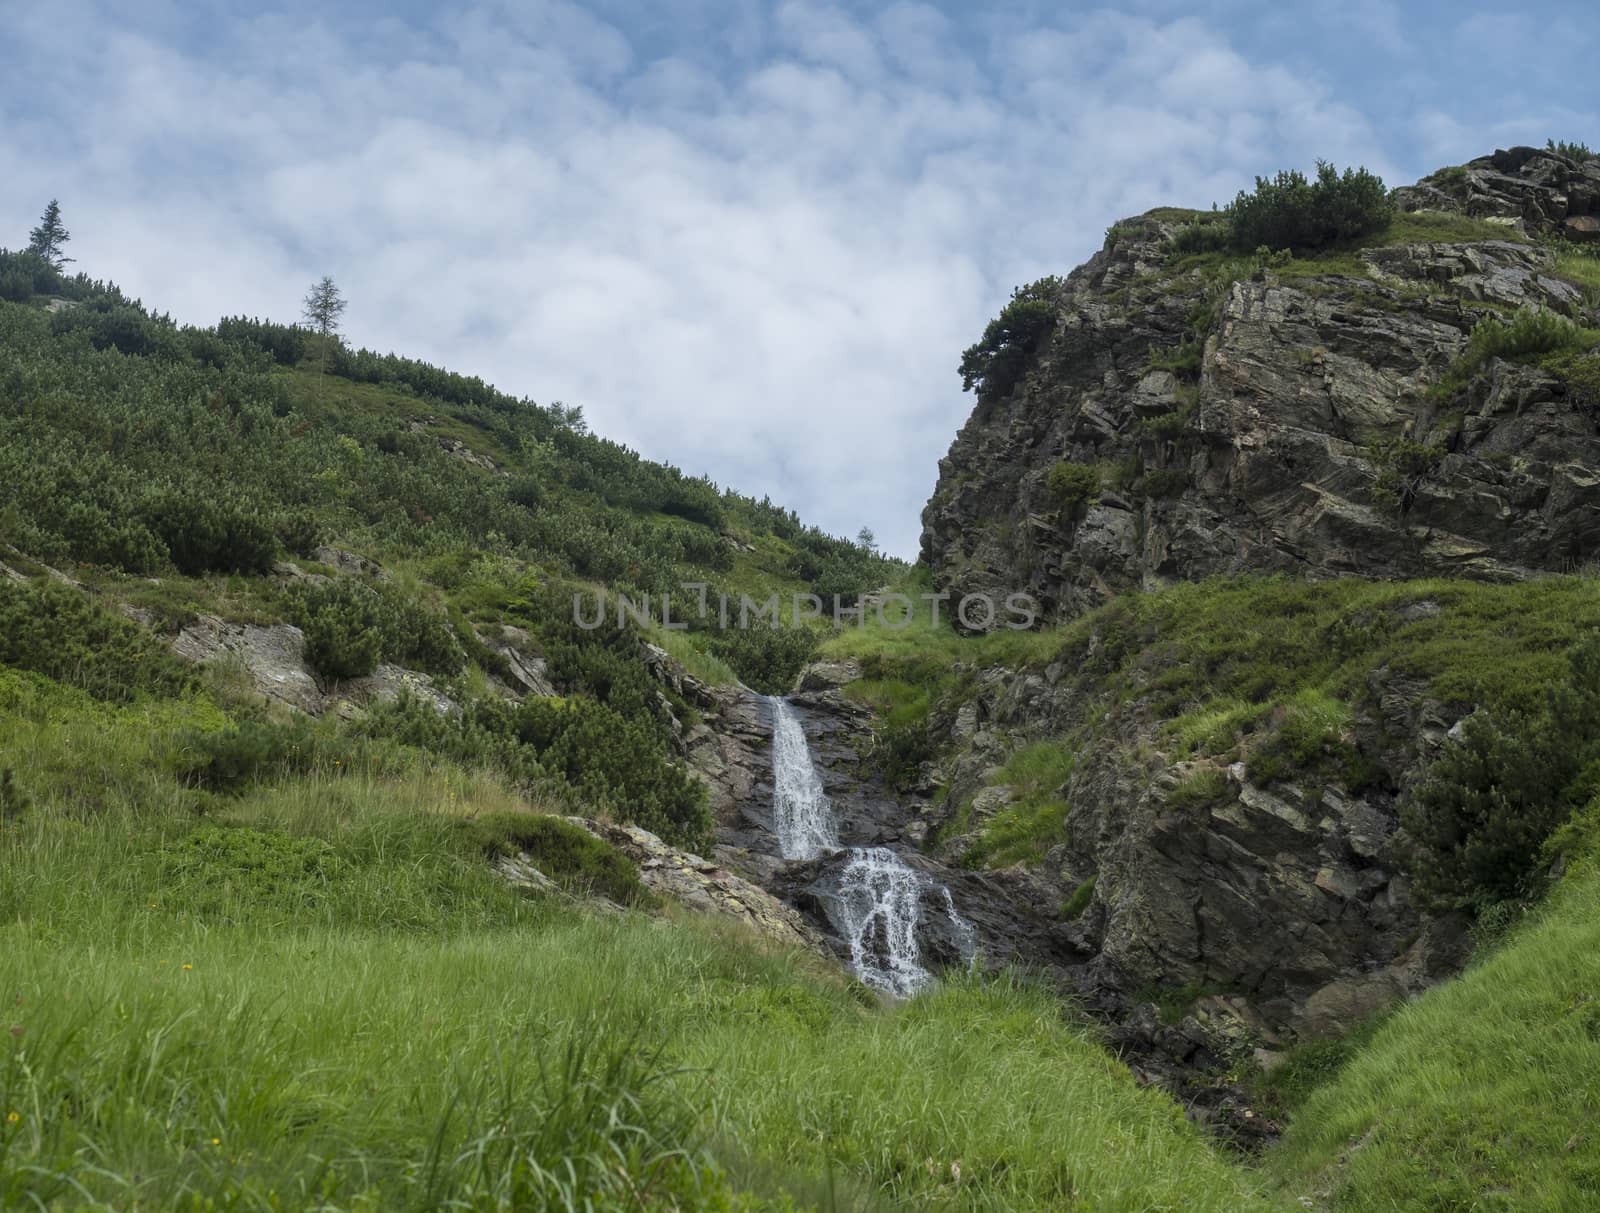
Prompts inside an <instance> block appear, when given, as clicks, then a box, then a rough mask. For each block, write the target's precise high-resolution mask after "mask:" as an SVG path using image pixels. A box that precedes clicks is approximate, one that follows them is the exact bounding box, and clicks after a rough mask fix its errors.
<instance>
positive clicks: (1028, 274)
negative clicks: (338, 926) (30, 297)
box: [0, 0, 1600, 557]
mask: <svg viewBox="0 0 1600 1213" xmlns="http://www.w3.org/2000/svg"><path fill="white" fill-rule="evenodd" d="M1597 26H1600V23H1596V22H1595V21H1594V20H1593V19H1592V16H1591V14H1590V10H1589V8H1588V6H1587V5H1586V4H1585V5H1580V4H1539V3H1528V4H1523V5H1521V6H1520V7H1518V6H1508V5H1505V4H1494V5H1488V4H1481V5H1480V4H1476V3H1473V2H1472V0H1465V2H1463V3H1453V4H1435V3H1406V4H1404V5H1402V4H1399V3H1389V2H1387V0H1344V2H1342V3H1339V4H1318V5H1304V6H1299V5H1291V4H1284V3H1271V4H1263V3H1250V2H1246V0H1219V2H1216V3H1210V4H1189V5H1183V6H1180V5H1176V4H1170V3H1165V2H1164V0H1145V2H1135V3H1127V4H1123V5H1121V6H1119V7H1118V8H1115V9H1112V8H1105V7H1099V6H1095V5H1078V4H1070V3H1016V4H982V3H946V4H940V3H894V4H861V3H844V4H826V3H817V2H812V0H782V2H777V3H773V2H768V0H599V2H597V3H591V4H587V5H578V4H569V3H565V2H562V0H523V2H516V3H494V2H487V3H463V4H455V3H448V2H444V3H407V2H405V0H401V2H394V0H390V2H389V3H384V4H376V3H368V2H365V0H354V2H348V0H347V2H345V3H339V4H328V3H325V2H323V3H304V2H302V0H284V2H281V3H274V0H261V2H257V3H251V4H236V3H228V2H224V0H210V2H204V0H202V2H195V3H182V4H180V3H174V2H171V0H141V2H140V3H139V4H133V5H130V4H127V3H120V2H119V3H98V2H95V0H53V2H52V3H50V4H48V5H46V4H39V3H37V2H36V0H0V246H9V247H13V248H15V247H19V246H21V245H22V244H24V243H26V240H27V232H28V229H29V228H30V227H31V226H32V225H33V224H34V223H35V222H37V220H38V217H39V215H40V213H41V212H42V211H43V209H44V205H45V203H46V202H48V201H49V200H50V199H51V198H53V197H54V198H59V199H60V200H61V205H62V214H63V218H64V220H65V222H66V224H67V226H68V228H69V229H70V230H71V232H72V241H71V244H70V247H69V249H68V251H69V252H70V253H71V254H72V255H73V256H74V257H76V259H77V264H76V266H75V267H74V268H81V269H84V270H86V271H88V272H89V273H91V274H92V275H93V276H95V277H101V278H109V279H111V280H113V281H115V282H117V283H118V284H119V285H120V286H121V287H122V288H123V289H124V290H125V291H127V292H128V293H129V294H132V295H136V296H138V297H140V298H141V299H143V300H144V302H145V303H146V304H148V305H150V306H152V307H154V308H155V309H156V310H159V311H163V312H168V313H170V314H171V315H172V316H173V317H174V318H175V319H177V320H179V321H181V322H184V323H191V324H211V323H214V322H215V321H216V320H217V318H218V317H220V316H223V315H240V314H243V315H256V316H263V317H270V318H272V319H275V320H280V321H292V320H295V319H297V318H298V315H299V311H300V301H301V299H302V297H303V295H304V294H305V290H306V288H307V286H308V285H309V284H310V283H311V282H312V281H313V280H314V279H316V278H318V277H320V276H321V275H323V274H329V275H331V276H332V277H333V278H334V279H335V281H337V282H338V283H339V285H340V286H341V287H342V288H343V290H344V292H345V294H346V296H347V297H348V299H349V310H348V311H347V313H346V315H345V331H346V336H347V338H348V339H349V340H350V341H351V342H352V343H354V344H356V345H364V346H368V347H370V348H373V349H376V350H379V351H391V350H392V351H394V352H396V353H401V354H405V355H407V356H410V357H416V358H422V359H425V360H427V361H430V362H434V363H437V364H439V365H442V366H446V367H448V368H450V369H451V370H456V371H460V372H463V373H466V374H476V375H480V376H482V377H483V378H485V379H487V380H489V381H491V382H493V383H494V384H496V385H497V386H498V387H499V388H501V389H502V390H504V391H506V392H509V393H511V394H513V395H516V396H527V397H531V398H533V399H535V400H537V401H539V402H541V403H549V402H551V401H557V400H559V401H562V402H564V403H566V404H569V405H573V404H576V405H581V406H582V407H583V409H584V413H585V416H586V417H587V419H588V420H589V422H590V425H591V426H592V428H593V429H595V430H596V431H597V432H598V433H601V434H604V435H605V436H607V437H610V438H615V439H617V440H619V441H622V442H626V443H627V444H628V445H630V446H632V447H634V448H635V449H636V450H639V451H640V452H642V453H643V454H645V455H646V456H648V457H650V458H654V459H660V460H664V461H666V462H670V463H673V464H676V465H677V466H679V467H682V468H683V469H685V470H686V471H688V472H691V473H695V474H705V475H709V476H711V477H712V478H713V479H714V480H716V481H717V482H718V483H719V484H720V485H723V486H729V487H733V488H736V489H738V490H740V491H741V492H745V493H750V494H753V495H754V496H757V497H760V496H763V495H770V496H771V497H772V499H773V500H775V501H778V502H781V503H783V504H785V505H788V506H791V507H793V508H794V509H796V510H797V511H799V513H800V515H801V517H802V518H803V519H805V520H806V521H808V522H814V523H816V524H818V525H820V526H822V527H824V528H825V529H826V530H828V531H830V532H833V533H835V534H848V535H854V534H855V533H856V531H857V530H858V528H860V527H862V526H867V527H870V528H871V529H872V530H873V531H874V532H875V533H876V535H877V537H878V540H879V542H880V544H881V545H882V546H883V547H884V548H885V549H886V550H888V551H890V552H893V553H895V554H899V555H903V556H908V557H909V556H913V555H915V552H916V549H917V536H918V533H919V530H920V525H919V521H918V515H919V513H920V511H921V509H922V506H923V504H924V503H925V502H926V500H927V498H928V495H929V493H930V492H931V491H932V488H933V485H934V482H935V480H936V478H937V475H938V460H939V458H940V457H941V456H942V455H943V454H944V453H945V452H946V450H947V449H948V448H949V445H950V442H951V440H952V438H953V437H954V436H955V433H956V431H957V430H958V429H959V428H960V426H961V424H962V422H963V421H964V420H965V419H966V417H967V414H968V413H969V411H970V409H971V405H972V399H971V397H970V396H964V395H963V394H962V392H961V390H960V388H961V384H960V379H959V377H958V376H957V374H956V371H955V367H956V364H957V362H958V361H959V359H960V355H961V351H962V350H963V349H964V348H965V347H966V346H967V345H969V344H971V343H972V342H973V341H975V340H976V339H977V338H978V336H979V335H980V334H981V333H982V330H983V326H984V324H985V323H986V321H987V320H988V319H989V318H990V317H991V316H993V315H994V314H995V313H996V312H997V311H998V309H999V308H1000V306H1001V305H1002V304H1003V303H1004V302H1005V300H1006V299H1007V298H1008V297H1009V296H1010V293H1011V290H1012V289H1013V288H1014V287H1015V286H1017V285H1019V284H1021V283H1025V282H1029V281H1032V280H1033V279H1036V278H1039V277H1042V276H1044V275H1046V274H1051V273H1064V272H1066V271H1067V270H1069V269H1071V268H1072V267H1073V266H1074V265H1076V264H1078V263H1079V262H1081V261H1083V260H1084V259H1086V258H1087V257H1088V256H1089V255H1090V254H1092V253H1093V252H1094V251H1095V250H1096V249H1097V248H1098V247H1099V246H1100V244H1101V243H1102V241H1103V238H1104V233H1105V229H1106V228H1107V227H1108V226H1110V225H1111V224H1112V223H1113V222H1115V221H1116V220H1117V219H1119V218H1122V217H1125V216H1128V215H1132V214H1136V213H1139V212H1141V211H1144V210H1147V209H1149V208H1150V207H1153V206H1159V205H1189V206H1208V205H1210V204H1211V203H1212V202H1214V201H1222V202H1226V201H1227V200H1228V199H1230V198H1231V197H1232V196H1233V195H1234V194H1235V193H1236V192H1237V191H1238V190H1239V189H1240V188H1242V187H1246V186H1248V185H1249V184H1250V183H1251V180H1252V178H1253V177H1254V176H1255V175H1256V174H1258V173H1261V174H1265V173H1271V172H1274V171H1276V170H1278V169H1280V168H1286V167H1298V168H1302V169H1306V170H1310V169H1311V168H1312V167H1313V165H1314V162H1315V161H1316V160H1317V159H1318V158H1319V157H1320V158H1323V159H1329V160H1333V161H1335V162H1336V163H1338V164H1340V165H1343V164H1361V165H1365V166H1366V167H1368V168H1370V169H1372V170H1373V171H1375V172H1378V173H1379V174H1381V175H1382V176H1383V177H1384V178H1385V180H1386V181H1388V182H1389V183H1390V184H1404V183H1408V182H1410V181H1413V180H1415V179H1416V178H1418V177H1420V176H1422V175H1424V174H1425V173H1427V172H1430V171H1432V170H1433V169H1435V168H1438V167H1440V166H1442V165H1445V164H1452V163H1459V162H1461V161H1464V160H1467V159H1470V158H1472V157H1474V156H1478V155H1484V154H1487V153H1489V152H1491V151H1493V150H1494V149H1495V148H1496V147H1506V146H1511V145H1514V144H1517V143H1537V144H1540V145H1542V144H1543V142H1544V140H1545V139H1546V138H1549V137H1555V138H1563V139H1574V140H1583V141H1586V142H1588V143H1590V144H1591V145H1594V146H1600V93H1597V91H1596V90H1595V89H1594V88H1593V87H1592V80H1593V64H1594V63H1595V62H1596V61H1597V54H1596V52H1597V51H1600V38H1597V33H1596V29H1597Z"/></svg>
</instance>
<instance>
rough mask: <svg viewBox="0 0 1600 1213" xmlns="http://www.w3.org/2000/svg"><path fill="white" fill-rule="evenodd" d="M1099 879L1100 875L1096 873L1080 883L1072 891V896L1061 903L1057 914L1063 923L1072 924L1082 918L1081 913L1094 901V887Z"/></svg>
mask: <svg viewBox="0 0 1600 1213" xmlns="http://www.w3.org/2000/svg"><path fill="white" fill-rule="evenodd" d="M1099 879H1100V874H1099V873H1098V872H1096V873H1095V874H1094V875H1092V876H1090V877H1089V878H1088V879H1087V880H1085V881H1083V882H1081V883H1080V884H1079V885H1078V887H1077V888H1075V889H1073V890H1072V895H1071V896H1070V897H1068V898H1067V899H1066V900H1065V901H1063V902H1062V903H1061V907H1060V909H1059V911H1058V913H1059V914H1060V915H1061V918H1062V919H1063V920H1064V921H1066V922H1073V921H1075V920H1076V919H1079V918H1082V917H1083V912H1084V911H1085V910H1087V909H1088V908H1089V903H1090V902H1091V901H1093V900H1094V886H1095V882H1096V881H1098V880H1099Z"/></svg>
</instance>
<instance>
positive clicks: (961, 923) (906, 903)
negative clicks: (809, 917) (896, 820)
mask: <svg viewBox="0 0 1600 1213" xmlns="http://www.w3.org/2000/svg"><path fill="white" fill-rule="evenodd" d="M769 702H770V703H771V705H772V819H773V830H774V832H775V833H776V834H777V836H778V852H779V854H781V855H782V856H783V858H785V859H812V858H814V857H816V856H817V855H821V854H823V853H825V852H831V851H837V850H839V849H840V846H839V831H838V825H837V823H836V822H835V821H834V817H833V805H832V804H831V803H830V802H829V800H828V796H827V793H826V792H824V791H823V788H822V777H821V776H820V775H819V774H818V773H817V767H816V763H814V762H813V761H812V760H811V748H810V746H808V745H807V744H806V735H805V731H804V730H803V729H802V728H801V727H800V720H799V718H798V717H797V716H796V715H795V714H794V711H793V710H792V709H791V708H790V707H789V705H788V704H787V703H785V702H784V701H783V700H782V699H778V698H772V699H771V700H770V701H769ZM934 889H937V890H938V892H939V894H940V896H941V897H942V899H943V905H942V907H941V908H942V909H943V911H944V913H945V914H946V915H947V916H948V918H949V920H950V926H951V931H952V934H953V936H954V938H955V939H956V941H957V946H958V948H959V950H960V952H961V955H962V956H963V957H966V958H970V957H971V956H972V954H973V948H974V938H973V931H972V926H971V924H970V923H968V922H967V921H966V920H965V919H964V918H962V917H961V915H960V914H958V913H957V912H956V905H955V901H954V899H952V898H951V896H950V890H949V889H947V888H945V887H944V886H943V885H939V884H935V883H934V882H933V881H932V880H931V879H929V878H928V877H927V876H924V875H923V874H922V873H920V872H918V871H916V870H915V869H913V868H911V867H909V866H907V864H906V863H905V861H904V860H902V859H901V858H900V857H899V856H898V855H896V854H895V853H894V852H893V851H891V850H890V849H889V848H888V847H850V848H848V850H847V853H846V857H845V863H844V866H843V867H842V868H841V869H840V870H839V875H838V887H837V889H836V890H835V892H834V895H833V897H832V898H831V903H832V904H831V906H830V909H829V917H830V918H832V920H833V924H834V926H835V927H836V928H837V929H838V931H839V934H840V936H842V937H843V939H844V942H845V944H846V946H847V947H848V948H849V949H850V971H851V972H852V973H854V974H855V975H856V976H857V977H859V978H860V979H861V980H862V981H864V982H866V983H867V984H868V985H869V986H872V987H873V988H874V989H878V990H883V991H885V992H886V993H889V994H892V995H894V996H895V997H896V998H909V997H910V996H911V995H913V994H915V993H917V991H919V990H921V989H922V988H923V987H925V986H926V985H928V983H929V982H931V981H932V980H933V976H932V974H930V973H929V972H928V970H927V969H926V968H925V967H923V964H922V954H921V949H920V948H919V947H918V944H917V925H918V922H919V921H920V919H921V916H922V909H923V897H924V895H925V894H927V893H928V892H930V891H932V890H934Z"/></svg>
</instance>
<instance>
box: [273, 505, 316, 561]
mask: <svg viewBox="0 0 1600 1213" xmlns="http://www.w3.org/2000/svg"><path fill="white" fill-rule="evenodd" d="M275 529H276V531H277V534H278V541H279V542H280V543H282V544H283V546H284V550H285V551H288V552H292V553H293V554H294V555H296V556H310V555H311V554H312V553H313V552H315V551H316V550H317V547H318V545H319V544H321V542H322V523H321V522H320V521H319V520H318V518H317V516H316V514H315V513H314V512H312V511H311V510H293V511H290V512H288V513H285V514H279V515H278V522H277V526H276V528H275Z"/></svg>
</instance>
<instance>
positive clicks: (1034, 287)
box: [959, 276, 1061, 401]
mask: <svg viewBox="0 0 1600 1213" xmlns="http://www.w3.org/2000/svg"><path fill="white" fill-rule="evenodd" d="M1060 293H1061V280H1060V279H1059V278H1056V277H1053V276H1052V277H1049V278H1041V279H1039V281H1037V282H1031V283H1029V284H1028V285H1027V286H1019V287H1017V288H1016V290H1014V291H1013V292H1012V293H1011V301H1010V302H1009V303H1007V304H1006V305H1005V307H1004V308H1002V309H1001V310H1000V314H999V315H998V316H996V317H995V318H994V319H993V320H991V321H989V324H988V326H987V327H986V328H985V329H984V330H983V336H982V337H981V338H979V340H978V341H977V342H976V343H975V344H973V345H971V346H969V347H968V348H967V350H966V351H965V352H964V353H963V354H962V355H961V365H960V367H959V370H960V374H961V387H962V389H963V390H964V391H969V392H976V393H977V396H978V399H979V400H980V401H994V400H1003V399H1005V398H1006V397H1007V396H1009V395H1010V394H1011V393H1012V391H1014V390H1015V388H1016V386H1017V384H1018V383H1020V382H1021V380H1022V376H1023V374H1024V373H1025V372H1026V371H1027V369H1028V367H1029V366H1031V365H1032V363H1033V359H1034V356H1035V355H1036V354H1037V353H1038V351H1039V348H1040V346H1041V345H1042V344H1043V342H1044V341H1045V339H1046V338H1048V337H1049V336H1050V335H1051V334H1052V333H1053V332H1054V331H1055V326H1056V311H1057V307H1058V304H1057V297H1058V296H1059V295H1060Z"/></svg>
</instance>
